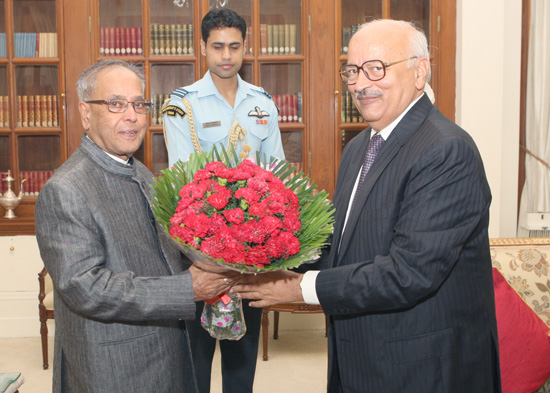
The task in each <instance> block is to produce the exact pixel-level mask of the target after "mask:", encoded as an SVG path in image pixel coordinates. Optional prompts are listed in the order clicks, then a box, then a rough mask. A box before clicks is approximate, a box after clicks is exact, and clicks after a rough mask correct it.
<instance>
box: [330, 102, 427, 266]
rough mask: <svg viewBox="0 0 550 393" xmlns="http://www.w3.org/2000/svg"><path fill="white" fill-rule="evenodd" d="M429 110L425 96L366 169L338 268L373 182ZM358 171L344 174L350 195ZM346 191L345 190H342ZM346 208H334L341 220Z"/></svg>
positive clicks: (402, 121) (340, 205)
mask: <svg viewBox="0 0 550 393" xmlns="http://www.w3.org/2000/svg"><path fill="white" fill-rule="evenodd" d="M432 107H433V105H432V103H431V102H430V100H429V99H428V98H427V96H426V95H424V96H423V97H422V98H420V100H419V101H418V102H417V103H416V104H415V105H414V106H413V107H412V108H411V109H410V110H409V112H408V113H407V114H406V115H405V117H404V118H403V119H402V120H401V121H400V122H399V123H398V124H397V126H396V127H395V129H394V130H393V131H392V133H391V134H390V136H389V137H388V140H387V141H386V142H385V143H384V145H383V146H382V148H381V149H380V151H379V152H378V155H377V156H376V160H375V161H374V163H373V164H372V167H371V168H370V170H369V172H368V173H367V176H366V178H365V181H364V182H363V186H362V187H361V190H359V193H358V194H357V196H356V198H357V200H356V201H355V203H354V206H353V210H352V211H350V214H349V217H348V222H347V224H346V232H347V234H346V236H345V237H344V238H342V240H341V244H340V249H339V252H338V256H337V261H336V265H339V264H340V263H341V261H342V257H343V256H344V254H345V251H346V249H347V247H348V246H349V243H350V240H351V238H352V234H353V232H354V230H355V227H356V225H357V222H358V221H359V214H358V212H360V211H361V209H362V207H363V206H364V205H365V203H366V202H367V199H368V197H369V194H370V193H371V191H372V189H373V187H374V186H375V184H376V182H377V181H378V179H379V178H380V176H381V175H382V173H383V172H384V169H385V168H386V167H387V166H388V165H389V164H390V163H391V162H392V161H393V160H394V159H395V157H396V156H397V153H399V151H400V150H401V148H402V147H403V145H404V144H405V143H406V142H407V141H408V140H409V139H410V138H411V137H412V135H414V133H415V132H416V131H417V130H418V129H419V128H420V127H421V125H422V123H424V120H425V119H426V117H427V116H428V114H429V112H430V110H431V109H432ZM369 136H370V135H369ZM369 139H370V138H369ZM367 146H368V143H367ZM363 154H366V147H365V149H364V152H363ZM361 163H362V160H361ZM358 171H359V168H357V170H356V171H355V172H351V173H349V174H346V182H344V184H347V182H349V181H350V179H351V178H353V180H352V185H351V188H350V189H349V193H350V194H351V191H352V189H353V184H354V181H355V179H356V178H357V174H358ZM346 191H348V190H347V189H346ZM347 201H348V204H349V194H348V198H347ZM348 204H346V205H345V206H344V203H340V204H339V206H338V207H337V208H340V209H344V218H345V213H346V210H347V208H348ZM341 221H342V222H341V223H340V227H339V228H335V233H338V234H339V236H338V239H336V240H337V241H339V242H340V238H341V236H342V226H343V220H341ZM336 230H338V232H336Z"/></svg>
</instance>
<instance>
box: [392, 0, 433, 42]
mask: <svg viewBox="0 0 550 393" xmlns="http://www.w3.org/2000/svg"><path fill="white" fill-rule="evenodd" d="M390 15H391V18H392V19H396V20H411V21H415V22H416V23H418V24H420V27H422V29H423V30H424V32H425V33H426V36H427V37H428V41H429V39H430V36H429V33H430V1H429V0H415V1H410V0H391V2H390Z"/></svg>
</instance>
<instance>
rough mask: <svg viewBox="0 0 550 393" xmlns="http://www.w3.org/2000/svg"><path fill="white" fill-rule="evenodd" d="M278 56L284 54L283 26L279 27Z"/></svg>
mask: <svg viewBox="0 0 550 393" xmlns="http://www.w3.org/2000/svg"><path fill="white" fill-rule="evenodd" d="M279 54H280V55H284V54H285V25H279Z"/></svg>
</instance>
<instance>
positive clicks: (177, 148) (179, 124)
mask: <svg viewBox="0 0 550 393" xmlns="http://www.w3.org/2000/svg"><path fill="white" fill-rule="evenodd" d="M237 77H238V90H237V95H236V97H235V107H234V108H233V107H231V105H229V103H228V102H227V101H226V99H225V98H224V97H223V96H222V95H221V94H220V93H219V92H218V89H217V88H216V85H214V81H213V80H212V76H211V75H210V71H208V72H207V73H206V74H205V75H204V77H203V78H202V79H200V80H199V81H197V82H195V83H193V84H192V85H190V86H186V87H184V88H180V89H177V90H175V91H174V92H172V94H171V96H170V103H169V104H168V105H170V106H177V107H178V108H180V109H181V110H183V112H182V111H174V110H172V111H168V112H165V114H164V115H163V119H164V129H165V132H166V143H167V146H166V148H167V149H168V161H169V163H170V166H171V165H173V164H174V163H175V162H176V161H178V160H183V161H185V160H187V158H188V157H189V155H190V154H191V153H193V152H194V151H195V149H194V148H193V143H192V142H191V135H190V133H189V119H188V118H187V114H186V113H185V114H184V112H187V110H186V108H185V105H184V104H183V101H182V99H181V97H182V96H184V97H185V98H186V99H187V100H188V101H189V103H190V104H191V107H192V108H193V119H194V123H195V130H196V132H197V136H198V138H199V141H200V144H201V147H202V149H203V151H205V152H208V151H210V149H211V148H212V146H213V145H216V146H217V147H219V145H220V143H221V144H223V146H224V148H227V140H228V135H229V129H230V128H231V125H232V124H233V121H234V120H235V118H236V119H237V121H238V122H239V124H240V125H241V127H243V128H245V129H246V131H247V140H246V141H245V142H244V143H248V144H249V145H250V147H251V151H250V152H249V156H250V157H255V156H256V152H257V151H259V152H260V153H261V155H262V156H263V155H264V154H265V155H266V156H267V157H268V158H269V157H271V156H273V157H276V158H279V159H284V158H285V153H284V151H283V144H282V141H281V131H280V130H279V122H278V110H277V107H276V106H275V104H274V102H273V100H272V99H271V96H269V94H267V93H266V92H265V90H264V89H262V88H261V87H257V86H254V85H252V84H250V83H247V82H245V81H243V80H242V79H241V77H240V76H239V75H238V74H237ZM168 108H169V107H168ZM178 112H179V113H178ZM240 152H241V147H240V144H239V145H238V146H237V153H240Z"/></svg>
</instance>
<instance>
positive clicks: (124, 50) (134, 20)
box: [99, 0, 143, 56]
mask: <svg viewBox="0 0 550 393" xmlns="http://www.w3.org/2000/svg"><path fill="white" fill-rule="evenodd" d="M142 33H143V29H142V11H141V0H117V1H110V0H100V1H99V55H100V56H139V55H142V54H143V35H142Z"/></svg>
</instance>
